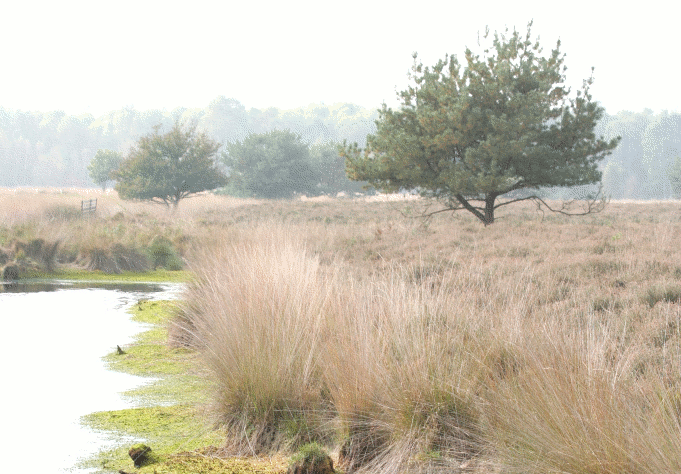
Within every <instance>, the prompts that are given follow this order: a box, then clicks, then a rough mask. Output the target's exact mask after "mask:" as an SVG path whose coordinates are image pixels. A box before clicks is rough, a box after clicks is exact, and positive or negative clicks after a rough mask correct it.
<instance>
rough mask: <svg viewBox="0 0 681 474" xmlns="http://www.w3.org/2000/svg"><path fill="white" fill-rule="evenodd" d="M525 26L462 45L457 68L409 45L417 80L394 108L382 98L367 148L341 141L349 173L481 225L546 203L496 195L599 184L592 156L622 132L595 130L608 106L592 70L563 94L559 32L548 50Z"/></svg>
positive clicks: (611, 146) (453, 61) (609, 147)
mask: <svg viewBox="0 0 681 474" xmlns="http://www.w3.org/2000/svg"><path fill="white" fill-rule="evenodd" d="M531 26H532V23H531V22H530V23H529V24H528V27H527V35H526V36H525V38H524V39H523V38H522V37H521V35H520V34H519V33H518V32H516V31H515V30H514V31H513V34H512V35H511V36H510V37H509V38H508V39H507V38H506V36H505V35H503V34H501V35H500V34H498V33H495V34H494V40H493V50H492V53H490V49H485V54H486V57H485V58H483V59H480V57H479V56H477V55H474V54H473V53H472V52H471V50H470V49H468V48H467V49H466V53H465V56H466V63H467V66H466V67H465V68H464V69H463V71H462V68H461V66H460V65H459V62H458V61H457V59H456V57H454V56H448V55H447V56H445V59H444V60H440V61H439V62H438V63H437V64H436V65H435V66H434V67H433V69H432V70H431V69H430V68H428V67H426V68H424V67H423V65H422V64H421V63H418V64H417V60H416V58H417V54H416V53H414V55H413V57H414V66H413V68H412V71H413V74H412V79H414V81H415V85H413V86H409V88H408V89H407V90H406V91H402V92H401V93H399V96H400V97H401V100H402V102H403V104H402V106H401V107H400V109H399V110H397V111H393V110H392V109H389V108H387V107H386V105H385V104H383V107H382V109H381V110H379V120H377V121H376V125H377V131H376V133H375V134H374V135H369V136H367V146H366V148H365V149H364V150H362V149H360V148H359V147H358V146H357V144H356V143H355V144H353V145H349V146H348V145H347V144H346V143H345V142H344V144H343V146H341V147H339V153H340V154H341V155H343V156H344V157H345V158H346V166H347V171H348V176H349V177H350V178H351V179H354V180H363V181H368V182H369V183H370V184H371V185H372V186H374V187H376V188H378V189H380V190H383V191H388V192H391V191H397V190H400V189H402V190H418V191H419V192H420V193H421V195H423V196H425V197H432V198H436V199H437V200H438V201H439V202H441V203H442V204H444V209H442V210H440V211H436V212H441V211H448V210H458V209H464V208H465V209H467V210H468V211H470V212H471V213H473V214H474V215H475V216H476V217H477V218H478V219H480V220H481V221H482V222H483V223H484V224H485V225H488V224H491V223H493V222H494V210H495V209H497V208H498V207H500V206H503V205H506V204H510V203H511V202H516V201H519V200H526V199H535V200H537V201H541V202H542V203H543V204H544V205H546V203H545V202H544V201H543V200H541V199H540V198H539V197H538V196H536V195H531V196H525V197H522V198H518V199H513V200H511V201H505V202H501V203H498V204H495V201H496V199H497V198H498V197H500V196H502V195H504V194H506V193H509V192H512V191H516V190H521V189H526V188H528V189H538V188H539V187H545V186H578V185H585V184H593V183H598V182H599V181H600V179H601V173H600V171H598V168H597V163H598V161H600V160H601V159H603V158H604V157H605V156H606V155H608V154H609V153H610V152H611V151H612V150H613V149H614V148H615V147H616V146H617V143H618V141H619V137H617V138H614V139H612V140H611V141H610V142H606V141H605V140H603V138H602V137H601V138H600V139H596V138H595V135H594V128H595V126H596V123H597V121H598V120H599V119H600V118H601V116H602V115H603V113H604V109H603V108H602V107H599V106H598V104H597V103H595V102H593V101H592V97H591V95H590V94H589V86H590V85H591V84H592V83H593V75H592V76H591V77H590V78H589V79H588V80H585V81H584V82H583V88H582V90H581V91H578V92H577V97H576V98H569V93H570V90H569V89H568V88H566V87H565V86H564V84H565V76H564V72H565V70H566V68H565V67H564V66H563V62H564V57H565V55H564V54H563V55H561V53H560V41H558V42H557V44H556V48H555V49H554V50H553V51H552V53H551V55H550V56H549V57H548V58H545V57H542V56H540V54H541V52H542V49H541V48H540V45H539V42H538V41H536V42H534V43H533V42H532V41H531V39H530V37H531V32H530V30H531ZM506 32H507V33H508V30H506ZM488 36H489V30H488V31H487V32H486V33H485V35H484V38H485V39H487V37H488ZM477 203H481V204H477ZM568 204H569V203H568ZM595 204H596V199H595V198H594V200H593V201H592V202H589V203H588V209H587V211H586V212H594V211H597V210H599V209H602V206H603V205H605V201H604V200H601V206H600V207H599V206H598V205H595ZM547 207H549V206H548V205H547ZM549 209H551V208H550V207H549ZM565 209H567V207H566V205H565V203H564V204H563V207H562V208H561V209H551V210H554V211H557V212H562V213H565V214H568V212H566V211H565Z"/></svg>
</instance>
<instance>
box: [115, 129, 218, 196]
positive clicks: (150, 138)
mask: <svg viewBox="0 0 681 474" xmlns="http://www.w3.org/2000/svg"><path fill="white" fill-rule="evenodd" d="M160 128H161V127H160V126H156V127H154V131H153V132H152V133H150V134H149V135H147V136H145V137H142V138H140V139H139V141H138V142H137V145H136V146H134V147H133V148H131V150H130V153H129V154H128V156H127V157H126V158H125V160H124V161H123V162H122V163H121V165H120V167H119V168H118V170H117V171H116V172H114V174H113V176H114V178H115V179H116V180H117V181H118V183H117V184H116V187H115V189H116V191H117V192H118V194H119V196H120V197H121V198H122V199H138V200H148V201H153V202H158V203H162V204H165V205H166V206H170V205H171V204H172V205H173V207H177V205H178V203H179V202H180V200H182V199H184V198H186V197H188V196H190V195H192V194H196V193H200V192H202V191H206V190H211V189H215V188H217V187H220V186H224V185H225V184H227V179H226V177H225V175H224V174H223V173H222V171H220V169H219V168H218V166H217V163H216V161H215V158H216V156H217V152H218V150H219V148H220V146H221V145H220V143H217V142H215V141H213V140H212V139H210V138H208V136H207V135H206V134H205V133H197V132H196V126H190V127H187V128H186V129H185V127H183V126H182V125H181V124H180V123H179V122H176V123H175V125H174V126H173V128H172V129H171V130H170V131H169V132H167V133H165V134H161V133H160Z"/></svg>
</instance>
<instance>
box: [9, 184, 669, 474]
mask: <svg viewBox="0 0 681 474" xmlns="http://www.w3.org/2000/svg"><path fill="white" fill-rule="evenodd" d="M96 194H97V197H98V199H99V200H100V204H99V205H98V211H97V214H96V216H94V217H92V218H82V217H81V216H80V215H79V207H78V206H79V204H80V199H81V197H83V196H81V195H78V194H76V192H75V191H74V192H72V193H68V192H67V193H51V192H47V191H46V192H42V193H29V192H27V191H17V192H16V194H15V193H14V192H12V191H5V192H3V193H2V194H0V222H2V226H1V227H0V247H2V248H3V249H5V252H6V253H7V254H11V252H12V251H11V249H12V248H17V245H16V242H23V243H24V245H27V244H29V243H30V242H31V241H32V240H35V239H42V240H43V241H44V242H45V243H46V244H49V243H52V242H57V241H58V242H59V244H58V246H57V248H56V251H55V253H54V255H55V256H54V266H55V268H56V269H57V270H58V269H60V268H64V267H67V266H68V265H77V264H78V263H79V262H81V260H80V258H81V257H82V256H85V255H88V252H90V253H92V252H93V249H102V250H103V253H105V254H106V253H107V252H108V254H109V255H114V254H115V252H116V249H120V248H124V249H126V251H127V252H132V251H135V252H137V253H139V254H144V255H146V256H147V257H146V258H147V259H148V258H149V257H148V255H149V254H148V253H146V252H147V251H148V249H149V248H150V247H151V245H152V242H153V241H154V239H157V241H158V240H160V239H164V240H163V241H164V242H167V248H169V249H170V250H172V252H173V253H174V255H176V258H177V261H178V262H180V263H181V264H182V265H183V266H185V268H187V269H189V270H190V271H191V272H192V274H193V277H192V280H191V283H189V284H188V287H187V290H186V293H185V295H184V299H183V301H182V304H181V306H182V308H183V309H182V311H181V312H180V313H179V314H178V316H177V318H176V319H175V320H174V321H173V323H172V324H171V327H170V333H171V336H172V337H171V339H172V341H173V343H174V344H176V345H183V346H185V347H187V348H188V349H190V350H191V351H195V354H196V357H195V358H194V363H195V364H196V365H197V373H202V374H205V377H206V380H207V381H208V382H210V383H209V384H207V385H208V386H209V387H210V388H209V392H208V393H207V394H206V397H207V399H206V400H207V401H206V402H205V403H206V404H207V406H208V407H209V408H210V410H209V413H210V414H211V419H212V420H213V421H214V422H215V424H216V426H220V427H221V428H222V429H224V435H223V436H224V437H223V438H221V439H222V441H221V442H220V443H219V446H216V448H218V449H217V450H213V451H211V452H213V453H216V454H217V453H220V452H221V453H223V454H224V455H234V454H251V455H253V454H255V455H258V454H260V455H262V454H269V453H272V452H276V451H279V452H281V453H284V454H286V453H290V452H292V451H294V450H295V449H297V448H298V447H299V446H301V445H303V444H305V443H308V442H311V441H316V442H317V443H319V444H320V445H323V446H325V447H326V448H327V449H329V451H331V452H333V453H334V455H335V456H338V458H340V461H341V463H340V467H341V469H343V470H345V471H346V472H347V471H355V470H364V471H366V472H411V471H412V470H413V471H419V472H428V471H436V470H438V471H439V470H441V469H447V470H452V471H456V470H457V469H462V470H467V471H468V472H471V471H474V472H475V471H476V470H477V472H523V473H545V472H567V473H586V472H588V473H599V474H600V473H613V474H614V473H622V472H629V473H660V472H678V471H679V469H681V464H680V461H679V460H680V459H681V441H680V438H679V436H678V434H679V430H680V429H681V422H680V420H681V400H680V398H679V390H680V389H681V375H679V374H681V333H680V331H681V329H680V327H681V309H680V308H681V306H680V303H681V253H680V251H679V247H678V242H679V240H680V239H681V219H680V218H679V213H678V203H676V202H657V203H647V204H642V203H636V202H611V203H610V204H609V205H608V206H606V208H605V209H604V210H603V211H602V212H600V213H598V214H592V215H588V216H583V217H566V216H561V215H556V214H551V213H547V214H546V215H543V214H542V213H541V212H539V213H538V212H537V211H536V207H535V206H534V205H532V204H530V203H528V202H525V203H516V204H514V205H513V206H506V207H503V208H502V209H501V210H500V211H499V212H498V215H497V216H496V218H495V223H494V224H493V225H490V226H486V227H485V226H482V225H481V224H480V223H479V221H477V219H476V218H475V217H474V216H473V215H471V214H470V213H465V214H464V213H459V214H451V213H443V214H436V215H434V216H432V217H431V219H429V220H427V221H423V220H421V219H413V218H411V217H410V216H413V215H418V214H420V213H421V209H420V208H421V206H423V205H425V203H423V202H422V201H421V200H419V199H405V198H401V199H399V200H394V201H388V200H383V201H381V200H379V199H378V197H372V198H357V199H331V198H318V199H317V200H291V201H266V200H254V199H235V198H229V197H226V196H214V195H201V196H198V197H195V198H191V199H188V200H187V201H186V203H183V205H182V206H180V207H179V208H178V210H177V211H176V212H175V213H174V214H172V213H168V212H167V211H166V210H165V209H164V208H162V207H158V206H154V205H153V204H145V203H130V202H126V201H121V200H119V199H118V198H117V197H114V196H113V195H111V194H102V193H96ZM91 195H92V194H88V195H87V196H91ZM18 247H21V245H19V246H18ZM24 252H25V250H24ZM15 256H16V255H15ZM79 256H81V257H79ZM25 258H26V259H29V257H28V256H27V255H26V257H25ZM36 264H37V263H36ZM196 423H197V426H203V425H202V423H203V420H199V419H197V421H196ZM338 458H337V459H338ZM159 472H160V471H159Z"/></svg>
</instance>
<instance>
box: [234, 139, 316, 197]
mask: <svg viewBox="0 0 681 474" xmlns="http://www.w3.org/2000/svg"><path fill="white" fill-rule="evenodd" d="M226 148H227V151H226V153H225V154H224V155H223V161H224V163H225V165H226V166H227V167H228V168H229V172H230V175H229V178H230V184H229V187H228V189H227V191H228V192H229V193H230V194H233V195H236V196H243V197H261V198H268V199H281V198H290V197H293V195H294V194H296V193H299V194H306V195H308V196H309V195H312V194H317V183H319V179H320V173H319V170H318V169H317V168H316V167H315V166H313V165H312V163H311V161H310V150H309V148H308V146H307V144H305V143H303V141H302V139H301V136H300V135H298V134H296V133H293V132H291V131H290V130H273V131H271V132H266V133H254V134H251V135H249V136H248V137H246V138H245V139H244V140H243V141H237V142H234V143H230V144H228V145H227V146H226Z"/></svg>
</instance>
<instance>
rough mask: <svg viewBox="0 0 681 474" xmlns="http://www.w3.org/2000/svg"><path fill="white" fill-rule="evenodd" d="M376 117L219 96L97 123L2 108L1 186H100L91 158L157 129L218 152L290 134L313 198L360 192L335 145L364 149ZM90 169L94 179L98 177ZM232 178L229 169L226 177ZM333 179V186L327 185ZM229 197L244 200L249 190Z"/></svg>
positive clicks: (352, 108)
mask: <svg viewBox="0 0 681 474" xmlns="http://www.w3.org/2000/svg"><path fill="white" fill-rule="evenodd" d="M377 117H378V113H377V111H376V110H368V109H365V108H362V107H359V106H357V105H354V104H349V103H346V104H335V105H332V106H327V105H324V104H314V105H310V106H309V107H307V108H298V109H294V110H279V109H276V108H274V107H270V108H268V109H266V110H258V109H253V108H252V109H250V110H246V108H245V107H244V106H243V105H242V104H241V103H240V102H239V101H237V100H234V99H226V98H225V97H218V98H217V99H215V100H214V101H213V102H211V104H210V105H209V106H208V107H206V108H205V109H186V108H178V109H175V110H172V111H170V112H167V111H160V110H152V111H146V112H140V111H138V110H135V109H134V108H124V109H121V110H117V111H113V112H110V113H108V114H105V115H103V116H101V117H99V118H95V117H93V116H92V115H89V114H85V115H80V116H68V115H66V114H65V113H63V112H51V113H42V112H25V111H14V110H8V109H4V108H1V107H0V186H8V187H12V186H79V187H90V186H103V184H102V183H101V182H99V181H95V180H94V178H93V168H96V167H93V166H92V161H93V158H94V157H95V156H96V155H97V153H98V152H99V154H100V156H101V155H102V153H103V152H104V151H105V150H108V151H111V152H116V153H118V154H119V156H120V157H125V156H126V155H127V154H128V153H129V152H130V149H131V147H133V146H134V145H135V144H136V143H137V142H138V141H139V140H140V139H141V138H142V137H144V136H146V135H148V134H150V133H151V132H152V131H153V130H154V127H156V126H158V125H160V126H161V127H160V128H161V129H163V130H170V129H172V128H173V126H174V124H176V123H186V124H196V126H197V127H196V128H197V130H198V131H200V132H205V133H206V135H207V136H208V137H209V138H211V139H213V140H215V141H216V142H218V143H221V144H222V145H223V147H222V149H221V151H225V152H226V149H227V146H228V145H229V144H234V143H237V142H243V141H244V140H246V138H247V137H249V136H251V135H255V134H264V133H267V132H273V131H275V130H276V131H285V130H286V131H288V132H290V134H291V135H292V136H293V135H295V136H296V137H297V138H296V139H295V140H296V141H297V142H300V143H301V144H303V145H304V146H305V148H306V149H307V156H306V158H305V159H306V160H308V161H309V164H310V166H311V167H312V168H314V173H313V175H314V176H311V177H313V178H314V179H317V180H318V182H317V183H315V185H318V186H316V187H315V189H314V191H315V192H316V193H322V192H339V191H346V192H352V191H359V190H361V186H362V185H361V184H360V183H355V182H351V181H350V180H348V179H347V178H346V177H345V164H344V161H343V160H342V158H340V156H339V155H338V153H337V150H336V146H337V144H338V143H340V142H342V140H343V139H347V140H349V141H352V142H355V141H356V142H358V143H362V144H363V143H364V142H365V140H366V135H367V134H368V133H370V132H371V131H372V130H374V129H375V125H374V120H376V118H377ZM97 171H101V170H97V169H94V175H95V176H98V175H99V174H101V173H99V174H98V173H97ZM227 171H228V174H229V169H228V170H227ZM331 180H336V181H333V182H331ZM232 191H234V192H236V193H238V194H241V195H244V194H249V193H248V191H247V190H246V191H244V190H243V189H242V190H241V191H238V190H236V189H233V190H232Z"/></svg>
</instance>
